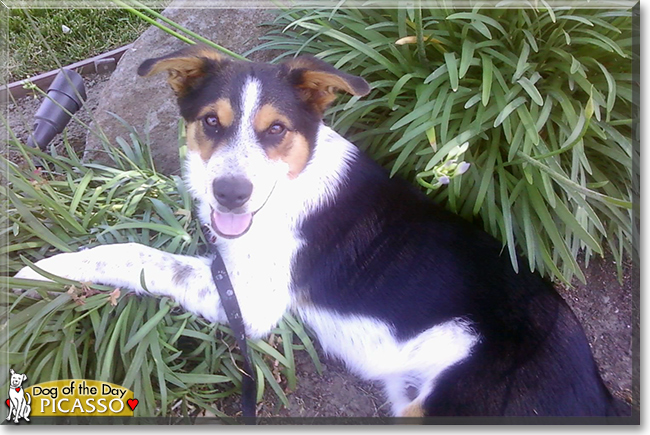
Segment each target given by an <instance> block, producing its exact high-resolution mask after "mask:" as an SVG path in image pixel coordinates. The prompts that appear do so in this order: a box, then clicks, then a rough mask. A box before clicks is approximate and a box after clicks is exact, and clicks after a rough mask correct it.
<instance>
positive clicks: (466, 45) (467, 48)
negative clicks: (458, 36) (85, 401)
mask: <svg viewBox="0 0 650 435" xmlns="http://www.w3.org/2000/svg"><path fill="white" fill-rule="evenodd" d="M475 49H476V45H475V44H474V43H473V42H472V41H470V40H469V39H466V40H465V41H463V48H462V51H461V53H462V54H461V57H460V67H459V70H458V78H459V79H462V78H463V77H465V74H466V73H467V70H468V69H469V66H470V64H471V62H472V60H473V59H474V50H475Z"/></svg>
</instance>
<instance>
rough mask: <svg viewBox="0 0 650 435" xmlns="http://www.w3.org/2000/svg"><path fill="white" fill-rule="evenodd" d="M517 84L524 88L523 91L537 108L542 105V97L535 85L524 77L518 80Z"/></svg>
mask: <svg viewBox="0 0 650 435" xmlns="http://www.w3.org/2000/svg"><path fill="white" fill-rule="evenodd" d="M517 83H518V84H519V85H520V86H521V87H522V88H524V91H526V93H527V94H528V96H530V98H531V99H532V100H533V101H534V102H535V104H537V105H538V106H541V105H543V104H544V99H543V98H542V95H541V94H540V93H539V91H538V90H537V88H536V87H535V85H534V84H533V83H532V82H531V81H530V80H529V79H527V78H526V77H522V78H520V79H519V80H517Z"/></svg>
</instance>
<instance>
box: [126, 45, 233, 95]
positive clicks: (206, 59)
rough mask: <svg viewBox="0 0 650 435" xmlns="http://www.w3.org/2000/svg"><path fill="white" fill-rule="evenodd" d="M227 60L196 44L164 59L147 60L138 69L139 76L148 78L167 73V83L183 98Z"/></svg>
mask: <svg viewBox="0 0 650 435" xmlns="http://www.w3.org/2000/svg"><path fill="white" fill-rule="evenodd" d="M225 60H226V59H225V58H224V56H222V55H221V54H220V53H218V52H217V51H215V50H213V49H211V48H209V47H207V46H205V45H202V44H196V45H191V46H189V47H186V48H183V49H182V50H178V51H175V52H173V53H170V54H168V55H165V56H162V57H157V58H153V59H147V60H145V61H144V62H142V64H140V66H139V67H138V75H139V76H143V77H146V76H150V75H154V74H158V73H159V72H161V71H167V73H168V74H169V76H168V77H167V82H168V83H169V85H170V86H171V87H172V89H173V90H174V92H175V93H176V95H177V96H179V97H182V96H183V95H185V94H186V93H187V92H188V91H189V90H190V89H192V87H193V86H195V85H196V84H197V83H198V81H199V80H200V79H201V78H202V77H204V76H205V75H206V74H207V73H208V72H209V71H210V70H211V69H214V68H218V67H219V65H221V64H222V63H223V62H224V61H225Z"/></svg>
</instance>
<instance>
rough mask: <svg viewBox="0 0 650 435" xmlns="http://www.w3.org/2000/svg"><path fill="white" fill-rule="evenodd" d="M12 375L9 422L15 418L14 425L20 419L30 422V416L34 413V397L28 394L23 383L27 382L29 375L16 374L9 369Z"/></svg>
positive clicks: (8, 401) (8, 402)
mask: <svg viewBox="0 0 650 435" xmlns="http://www.w3.org/2000/svg"><path fill="white" fill-rule="evenodd" d="M9 372H10V373H11V381H10V382H9V399H7V405H9V415H8V416H7V421H9V420H11V416H12V415H13V416H14V423H18V420H19V419H21V418H22V419H24V420H25V421H29V414H30V413H31V412H32V407H31V406H30V404H31V403H32V397H31V396H30V395H29V393H26V392H25V390H24V388H23V382H25V381H26V380H27V375H24V374H20V373H16V372H15V371H14V369H9Z"/></svg>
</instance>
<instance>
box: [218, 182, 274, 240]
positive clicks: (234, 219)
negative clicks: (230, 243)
mask: <svg viewBox="0 0 650 435" xmlns="http://www.w3.org/2000/svg"><path fill="white" fill-rule="evenodd" d="M276 185H277V181H276V182H275V183H273V186H272V187H271V191H270V192H269V194H268V196H267V197H266V199H265V200H264V203H263V204H262V205H261V206H260V207H259V208H258V209H257V210H256V211H254V212H251V213H228V212H225V213H224V212H220V211H218V210H215V209H214V208H212V213H210V220H211V221H212V229H213V230H214V231H215V232H216V233H217V234H218V235H219V236H221V237H225V238H226V239H236V238H237V237H240V236H242V235H244V234H245V233H246V231H248V230H249V228H250V227H251V225H252V224H253V215H254V214H255V213H257V212H258V211H260V210H261V209H262V208H263V207H264V206H265V205H266V203H267V202H268V200H269V198H270V197H271V195H272V194H273V192H274V191H275V186H276Z"/></svg>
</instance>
